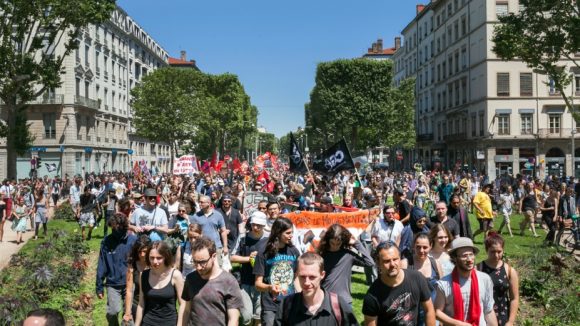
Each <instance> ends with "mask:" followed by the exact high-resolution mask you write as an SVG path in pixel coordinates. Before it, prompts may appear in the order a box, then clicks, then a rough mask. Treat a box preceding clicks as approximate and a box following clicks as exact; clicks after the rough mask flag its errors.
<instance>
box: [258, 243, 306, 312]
mask: <svg viewBox="0 0 580 326" xmlns="http://www.w3.org/2000/svg"><path fill="white" fill-rule="evenodd" d="M257 246H258V247H260V243H258V244H257ZM264 251H265V246H264V247H263V248H260V251H259V253H258V256H256V262H255V263H254V275H256V276H263V277H264V283H266V284H278V285H280V288H281V289H282V293H281V294H280V295H279V296H278V297H276V298H274V297H273V296H272V294H271V293H268V292H264V293H262V310H263V311H276V310H277V309H278V305H279V304H280V301H282V299H283V298H284V297H286V296H288V295H290V294H293V293H294V292H295V289H294V278H295V275H296V268H297V266H298V261H297V260H298V257H300V251H298V249H296V247H294V246H292V247H289V246H286V247H284V248H282V249H280V250H278V253H277V254H276V256H274V257H271V258H266V256H265V253H264Z"/></svg>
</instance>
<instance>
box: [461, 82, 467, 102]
mask: <svg viewBox="0 0 580 326" xmlns="http://www.w3.org/2000/svg"><path fill="white" fill-rule="evenodd" d="M461 94H463V98H462V104H465V103H467V78H462V79H461Z"/></svg>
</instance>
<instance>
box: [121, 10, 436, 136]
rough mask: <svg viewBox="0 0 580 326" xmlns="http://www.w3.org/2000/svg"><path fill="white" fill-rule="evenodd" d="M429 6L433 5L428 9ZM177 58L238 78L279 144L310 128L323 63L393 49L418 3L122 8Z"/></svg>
mask: <svg viewBox="0 0 580 326" xmlns="http://www.w3.org/2000/svg"><path fill="white" fill-rule="evenodd" d="M424 2H425V3H426V2H428V1H427V0H425V1H424ZM117 3H118V4H119V5H120V6H121V7H122V8H123V9H125V11H127V13H128V14H129V15H130V16H132V17H133V18H134V19H135V20H136V21H137V23H138V24H139V25H141V26H142V27H143V28H144V29H145V30H146V31H147V32H148V33H149V34H150V35H151V36H152V37H153V38H154V39H155V40H157V42H159V43H160V44H161V45H162V46H163V47H164V48H165V49H166V50H167V51H168V52H169V54H170V56H172V57H179V52H180V51H181V50H185V51H187V56H188V59H195V60H196V61H197V65H198V67H199V68H200V69H201V70H202V71H204V72H206V73H211V74H220V73H225V72H229V73H233V74H236V75H238V76H239V78H240V80H241V82H242V84H243V85H244V87H245V90H246V93H247V94H248V95H250V97H251V99H252V104H254V105H256V106H257V107H258V110H259V112H260V113H259V116H258V125H260V126H264V127H265V128H266V129H267V130H268V131H269V132H273V133H274V134H276V136H278V137H280V136H282V135H284V134H286V133H287V132H289V131H291V130H295V129H296V128H297V127H298V126H304V103H306V102H308V101H309V95H310V91H311V90H312V87H313V86H314V77H315V73H316V65H317V64H318V63H319V62H324V61H331V60H335V59H341V58H355V57H360V56H362V55H363V54H364V53H365V52H366V51H367V48H369V47H370V46H371V44H372V43H373V42H376V40H377V39H378V38H382V39H383V44H384V47H385V48H386V47H391V46H392V45H393V42H394V38H395V36H398V35H399V33H400V31H401V30H402V29H403V28H404V27H405V25H406V24H408V23H409V22H410V20H411V19H412V18H413V17H414V15H415V6H416V4H418V3H421V2H417V1H415V0H411V1H408V0H402V1H401V0H399V1H393V0H382V1H381V0H360V1H354V0H350V1H348V0H332V1H331V0H308V1H306V0H293V1H277V0H246V1H241V0H212V1H192V0H165V1H153V0H139V1H136V0H131V1H129V0H118V1H117Z"/></svg>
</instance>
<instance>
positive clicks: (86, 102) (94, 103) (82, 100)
mask: <svg viewBox="0 0 580 326" xmlns="http://www.w3.org/2000/svg"><path fill="white" fill-rule="evenodd" d="M75 104H76V105H81V106H84V107H86V108H90V109H95V110H98V109H100V108H101V102H100V101H98V100H92V99H90V98H86V97H84V96H80V95H75Z"/></svg>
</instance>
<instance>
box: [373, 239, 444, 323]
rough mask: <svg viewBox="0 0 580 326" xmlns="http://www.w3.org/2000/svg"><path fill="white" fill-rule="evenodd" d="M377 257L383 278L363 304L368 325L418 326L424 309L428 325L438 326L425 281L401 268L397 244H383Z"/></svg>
mask: <svg viewBox="0 0 580 326" xmlns="http://www.w3.org/2000/svg"><path fill="white" fill-rule="evenodd" d="M375 255H376V257H375V260H376V263H377V267H378V268H379V275H380V276H379V278H378V279H377V280H376V281H375V282H374V283H373V284H372V285H371V286H370V288H369V289H368V291H367V293H366V295H365V297H364V300H363V308H362V312H363V314H364V316H365V317H364V318H365V325H366V326H376V325H381V326H382V325H387V326H390V325H396V326H407V325H416V324H417V321H418V317H419V306H421V307H422V308H423V310H424V311H425V325H427V326H434V325H435V311H434V310H433V303H432V302H431V292H430V291H429V284H428V283H427V280H425V277H423V275H421V274H420V273H419V272H417V271H413V270H405V269H402V268H401V252H400V251H399V248H398V247H397V246H396V245H395V244H394V243H393V242H390V241H389V242H382V243H380V244H379V246H378V247H377V250H376V254H375Z"/></svg>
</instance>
